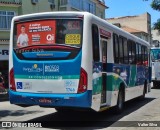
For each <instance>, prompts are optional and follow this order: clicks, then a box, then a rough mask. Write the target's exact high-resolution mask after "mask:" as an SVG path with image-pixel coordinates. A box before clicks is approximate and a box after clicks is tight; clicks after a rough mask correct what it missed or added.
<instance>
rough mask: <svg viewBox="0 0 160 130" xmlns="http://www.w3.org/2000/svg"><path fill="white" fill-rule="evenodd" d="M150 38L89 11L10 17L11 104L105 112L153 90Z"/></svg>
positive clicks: (121, 107)
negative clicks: (151, 87)
mask: <svg viewBox="0 0 160 130" xmlns="http://www.w3.org/2000/svg"><path fill="white" fill-rule="evenodd" d="M149 50H150V45H149V43H148V42H146V41H144V40H141V39H140V38H138V37H136V36H134V35H132V34H130V33H127V32H125V31H123V30H121V29H120V28H118V27H116V26H114V25H111V24H109V23H107V22H106V21H105V20H103V19H101V18H99V17H97V16H95V15H92V14H90V13H88V12H45V13H36V14H28V15H22V16H16V17H14V18H13V20H12V24H11V33H10V51H9V59H10V60H9V74H10V87H9V88H10V91H9V95H10V96H9V99H10V103H11V104H16V105H19V106H23V107H25V106H32V105H39V106H40V107H53V108H55V109H56V110H57V111H63V110H67V109H70V110H74V109H78V110H94V111H96V112H98V111H104V110H106V109H108V108H110V107H113V106H115V107H114V108H116V110H117V112H122V110H123V108H124V103H125V102H126V101H128V100H131V99H133V98H136V97H140V98H144V97H145V94H146V93H148V92H149V91H150V83H151V80H150V63H149Z"/></svg>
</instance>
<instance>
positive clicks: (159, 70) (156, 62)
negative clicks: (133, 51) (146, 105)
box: [151, 47, 160, 88]
mask: <svg viewBox="0 0 160 130" xmlns="http://www.w3.org/2000/svg"><path fill="white" fill-rule="evenodd" d="M151 61H152V82H153V88H159V87H160V86H159V85H160V47H151Z"/></svg>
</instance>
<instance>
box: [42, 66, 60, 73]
mask: <svg viewBox="0 0 160 130" xmlns="http://www.w3.org/2000/svg"><path fill="white" fill-rule="evenodd" d="M44 68H45V72H59V66H58V65H45V67H44Z"/></svg>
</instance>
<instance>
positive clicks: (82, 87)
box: [78, 68, 88, 93]
mask: <svg viewBox="0 0 160 130" xmlns="http://www.w3.org/2000/svg"><path fill="white" fill-rule="evenodd" d="M87 80H88V76H87V72H86V71H85V70H84V69H83V68H81V73H80V80H79V86H78V93H83V92H85V91H86V90H87Z"/></svg>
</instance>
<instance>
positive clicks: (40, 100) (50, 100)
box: [39, 98, 52, 103]
mask: <svg viewBox="0 0 160 130" xmlns="http://www.w3.org/2000/svg"><path fill="white" fill-rule="evenodd" d="M39 102H40V103H52V99H48V98H42V99H39Z"/></svg>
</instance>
